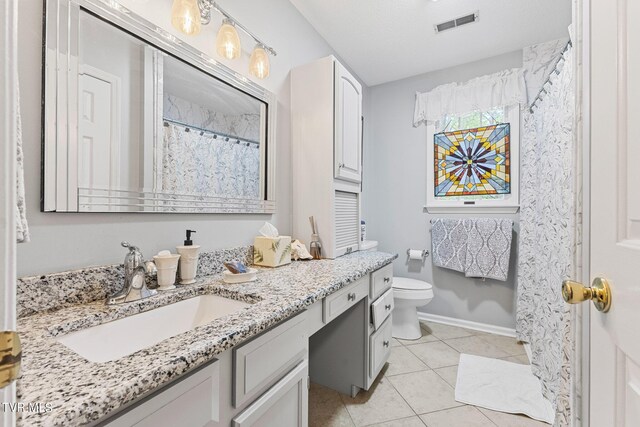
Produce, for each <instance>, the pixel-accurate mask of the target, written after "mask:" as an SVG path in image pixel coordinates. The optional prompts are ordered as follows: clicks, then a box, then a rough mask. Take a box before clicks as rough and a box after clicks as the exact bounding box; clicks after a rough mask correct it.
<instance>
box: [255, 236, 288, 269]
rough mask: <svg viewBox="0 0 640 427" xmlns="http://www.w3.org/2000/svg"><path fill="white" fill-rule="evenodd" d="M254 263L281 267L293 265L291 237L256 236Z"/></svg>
mask: <svg viewBox="0 0 640 427" xmlns="http://www.w3.org/2000/svg"><path fill="white" fill-rule="evenodd" d="M253 263H254V264H255V265H262V266H265V267H279V266H281V265H285V264H290V263H291V236H278V237H264V236H256V238H255V240H254V242H253Z"/></svg>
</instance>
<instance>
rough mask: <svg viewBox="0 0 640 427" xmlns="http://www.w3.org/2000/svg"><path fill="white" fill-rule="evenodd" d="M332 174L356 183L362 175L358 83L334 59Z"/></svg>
mask: <svg viewBox="0 0 640 427" xmlns="http://www.w3.org/2000/svg"><path fill="white" fill-rule="evenodd" d="M335 102H336V106H335V114H336V118H335V147H334V150H335V156H334V157H335V166H334V176H335V177H336V178H339V179H343V180H346V181H351V182H360V181H361V175H362V86H360V83H358V81H357V80H356V79H355V78H354V77H353V76H352V75H351V74H349V72H348V71H347V70H346V69H345V68H344V67H343V66H342V65H340V63H339V62H335Z"/></svg>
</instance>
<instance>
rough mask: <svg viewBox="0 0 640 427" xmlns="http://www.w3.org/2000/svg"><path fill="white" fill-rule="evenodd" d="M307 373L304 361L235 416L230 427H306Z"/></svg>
mask: <svg viewBox="0 0 640 427" xmlns="http://www.w3.org/2000/svg"><path fill="white" fill-rule="evenodd" d="M308 375H309V365H308V362H307V361H306V360H305V361H304V362H302V363H300V364H299V365H298V366H297V367H296V368H295V369H293V370H292V371H291V372H289V373H288V374H287V375H285V376H284V378H282V379H281V380H280V381H279V382H278V383H276V384H275V385H274V386H273V387H271V388H270V389H269V390H268V391H267V392H266V393H264V394H263V395H262V396H260V397H259V398H258V400H256V401H255V402H254V403H252V404H251V406H249V407H248V408H247V409H246V410H245V411H244V412H242V413H241V414H240V415H238V416H237V417H236V418H234V419H233V422H232V423H231V425H232V427H275V426H278V427H307V424H308V398H309V389H308V387H309V386H308V378H309V377H308Z"/></svg>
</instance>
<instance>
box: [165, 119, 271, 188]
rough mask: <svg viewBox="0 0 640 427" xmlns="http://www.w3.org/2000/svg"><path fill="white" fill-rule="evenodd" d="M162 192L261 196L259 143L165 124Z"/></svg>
mask: <svg viewBox="0 0 640 427" xmlns="http://www.w3.org/2000/svg"><path fill="white" fill-rule="evenodd" d="M161 191H163V192H165V193H172V194H183V195H204V196H218V197H228V198H241V199H257V198H259V197H260V149H259V147H258V145H256V144H251V143H247V142H244V141H241V142H240V143H236V142H235V141H234V140H230V141H225V140H224V139H223V138H217V139H214V138H213V135H211V134H207V133H205V134H204V135H200V133H199V132H197V131H191V132H186V131H185V128H184V127H182V126H176V125H173V124H168V126H165V127H164V141H163V150H162V172H161Z"/></svg>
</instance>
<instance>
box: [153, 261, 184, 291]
mask: <svg viewBox="0 0 640 427" xmlns="http://www.w3.org/2000/svg"><path fill="white" fill-rule="evenodd" d="M179 259H180V255H178V254H171V255H156V256H154V257H153V262H154V263H155V264H156V269H157V270H158V290H160V291H168V290H170V289H175V287H176V285H175V283H176V272H177V271H178V260H179Z"/></svg>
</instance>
